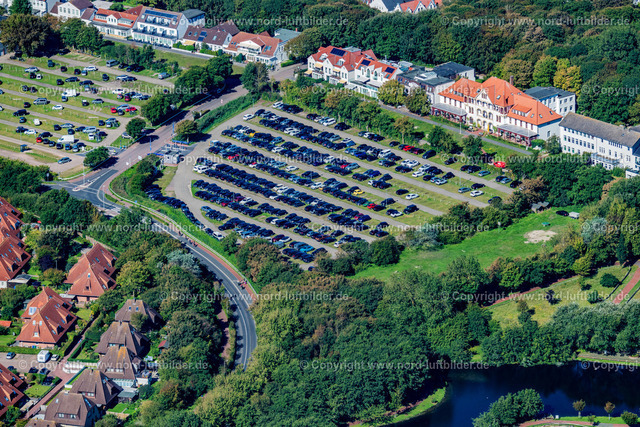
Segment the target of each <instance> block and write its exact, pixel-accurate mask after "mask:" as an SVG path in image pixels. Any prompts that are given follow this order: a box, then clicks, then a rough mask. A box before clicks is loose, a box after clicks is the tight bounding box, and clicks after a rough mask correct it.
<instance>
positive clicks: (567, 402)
mask: <svg viewBox="0 0 640 427" xmlns="http://www.w3.org/2000/svg"><path fill="white" fill-rule="evenodd" d="M448 378H449V388H448V390H447V395H446V398H445V400H444V401H443V402H442V403H441V404H440V406H438V407H437V408H436V409H435V410H434V411H432V412H430V413H427V414H424V415H421V416H418V417H415V418H413V419H411V420H408V421H405V422H402V423H397V424H396V425H398V426H403V427H409V426H411V427H413V426H416V427H417V426H429V427H461V426H471V425H472V424H471V420H472V419H473V418H475V417H477V416H478V415H479V414H481V413H482V412H485V411H486V410H488V409H489V405H491V403H492V402H494V401H496V400H497V399H498V398H499V397H500V396H503V395H505V394H507V393H513V392H516V391H519V390H522V389H525V388H533V389H534V390H536V391H537V392H538V393H540V395H541V397H542V400H543V402H544V404H545V412H546V413H549V414H553V415H560V416H577V413H576V412H575V411H574V410H573V406H572V404H573V402H575V401H576V400H581V399H582V400H584V401H585V402H586V404H587V407H586V408H585V410H584V411H583V412H582V415H583V416H584V415H587V414H594V415H598V416H606V415H607V414H606V412H605V411H604V405H605V403H606V402H607V401H611V402H613V403H614V404H615V405H616V408H615V411H614V412H613V415H620V414H621V413H622V412H623V411H625V410H628V411H632V412H635V413H638V412H640V393H638V384H640V364H639V365H638V366H624V365H614V364H605V363H597V362H574V363H571V364H568V365H565V366H548V365H544V366H535V367H522V366H503V367H499V368H489V369H475V370H461V371H452V372H450V373H449V376H448ZM585 421H586V420H585Z"/></svg>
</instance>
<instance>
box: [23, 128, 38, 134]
mask: <svg viewBox="0 0 640 427" xmlns="http://www.w3.org/2000/svg"><path fill="white" fill-rule="evenodd" d="M36 133H37V132H36V131H35V129H27V130H25V131H24V134H25V135H35V134H36Z"/></svg>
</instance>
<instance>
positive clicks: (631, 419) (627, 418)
mask: <svg viewBox="0 0 640 427" xmlns="http://www.w3.org/2000/svg"><path fill="white" fill-rule="evenodd" d="M620 418H622V421H623V422H624V423H625V424H627V425H630V426H634V425H636V424H638V415H637V414H634V413H633V412H629V411H624V412H623V413H622V415H620Z"/></svg>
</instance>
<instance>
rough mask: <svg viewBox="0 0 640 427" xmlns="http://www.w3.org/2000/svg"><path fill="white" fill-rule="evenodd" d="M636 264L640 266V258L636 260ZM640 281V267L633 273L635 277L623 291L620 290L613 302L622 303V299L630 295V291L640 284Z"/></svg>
mask: <svg viewBox="0 0 640 427" xmlns="http://www.w3.org/2000/svg"><path fill="white" fill-rule="evenodd" d="M634 265H635V266H636V267H640V259H639V260H638V261H636V262H635V264H634ZM639 281H640V268H638V269H637V270H636V272H635V273H634V274H633V277H631V280H629V282H628V283H627V284H626V286H625V287H624V288H623V289H622V291H620V293H619V294H618V295H617V296H616V297H615V299H614V300H613V303H614V304H620V303H621V302H622V301H625V300H626V299H627V297H628V296H629V292H631V291H632V290H633V288H634V287H635V286H636V285H637V284H638V282H639Z"/></svg>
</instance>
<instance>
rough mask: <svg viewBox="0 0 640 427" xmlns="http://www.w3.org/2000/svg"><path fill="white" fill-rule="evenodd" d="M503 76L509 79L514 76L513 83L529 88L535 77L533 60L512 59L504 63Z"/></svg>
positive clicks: (516, 85)
mask: <svg viewBox="0 0 640 427" xmlns="http://www.w3.org/2000/svg"><path fill="white" fill-rule="evenodd" d="M501 75H502V78H503V79H504V80H507V81H508V80H509V79H510V78H511V77H513V85H514V86H515V87H517V88H527V87H529V86H531V80H532V78H533V67H532V65H531V62H529V61H525V60H523V59H510V60H507V61H506V62H505V63H504V64H502V73H501Z"/></svg>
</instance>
